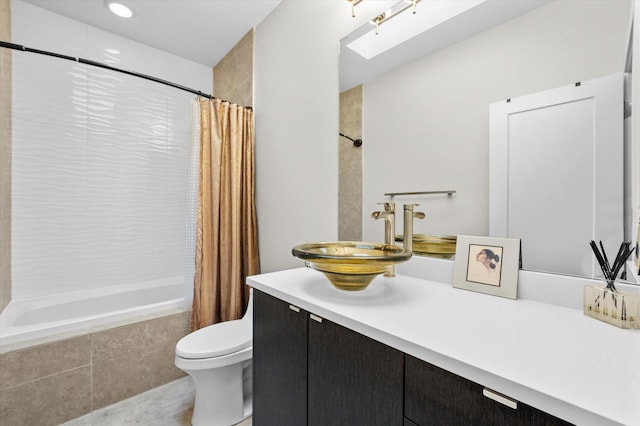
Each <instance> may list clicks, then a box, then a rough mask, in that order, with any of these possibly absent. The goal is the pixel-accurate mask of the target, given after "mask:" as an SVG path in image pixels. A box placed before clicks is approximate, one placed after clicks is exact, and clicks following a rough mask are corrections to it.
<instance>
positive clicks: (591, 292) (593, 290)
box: [583, 285, 640, 328]
mask: <svg viewBox="0 0 640 426" xmlns="http://www.w3.org/2000/svg"><path fill="white" fill-rule="evenodd" d="M583 311H584V314H585V315H587V316H590V317H592V318H595V319H598V320H600V321H604V322H607V323H609V324H613V325H615V326H616V327H620V328H640V295H637V294H630V293H622V292H620V291H617V290H613V289H611V288H608V287H598V286H595V285H587V286H585V287H584V304H583Z"/></svg>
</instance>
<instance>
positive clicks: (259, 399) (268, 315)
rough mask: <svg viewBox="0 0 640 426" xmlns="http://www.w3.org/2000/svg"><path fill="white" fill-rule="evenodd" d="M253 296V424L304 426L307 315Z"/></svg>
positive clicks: (257, 293)
mask: <svg viewBox="0 0 640 426" xmlns="http://www.w3.org/2000/svg"><path fill="white" fill-rule="evenodd" d="M296 309H297V308H296V307H295V306H291V305H289V304H288V303H286V302H283V301H281V300H278V299H276V298H274V297H272V296H269V295H267V294H265V293H262V292H260V291H257V290H254V293H253V419H252V421H253V424H254V425H255V426H271V425H273V426H287V425H291V426H301V425H305V424H306V423H307V321H308V316H307V313H306V312H304V311H302V310H296Z"/></svg>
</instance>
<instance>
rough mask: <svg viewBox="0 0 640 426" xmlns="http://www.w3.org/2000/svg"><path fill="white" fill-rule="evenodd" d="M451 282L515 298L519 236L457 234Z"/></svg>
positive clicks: (518, 265)
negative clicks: (499, 236) (516, 237)
mask: <svg viewBox="0 0 640 426" xmlns="http://www.w3.org/2000/svg"><path fill="white" fill-rule="evenodd" d="M455 259H456V260H455V265H454V268H453V286H454V287H455V288H461V289H464V290H470V291H475V292H478V293H485V294H490V295H493V296H500V297H505V298H508V299H516V298H517V296H518V271H519V270H520V264H521V261H520V240H519V239H515V238H496V237H479V236H471V235H458V241H457V244H456V257H455Z"/></svg>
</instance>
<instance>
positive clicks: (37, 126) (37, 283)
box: [12, 0, 212, 300]
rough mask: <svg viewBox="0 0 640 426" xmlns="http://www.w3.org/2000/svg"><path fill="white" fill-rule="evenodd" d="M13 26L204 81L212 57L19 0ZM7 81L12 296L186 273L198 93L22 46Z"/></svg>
mask: <svg viewBox="0 0 640 426" xmlns="http://www.w3.org/2000/svg"><path fill="white" fill-rule="evenodd" d="M12 32H13V34H12V41H13V42H14V43H17V44H21V45H24V46H27V47H31V48H35V49H41V50H49V51H53V52H56V53H61V54H65V55H69V56H74V57H81V58H86V59H91V60H95V61H99V62H103V63H106V64H109V65H112V66H115V67H118V68H122V69H128V70H133V71H137V72H140V73H144V74H148V75H152V76H154V77H158V78H161V79H164V80H168V81H172V82H175V83H178V84H181V85H184V86H187V87H192V88H194V89H196V90H200V91H202V92H205V93H211V88H212V70H211V68H208V67H206V66H204V65H200V64H197V63H194V62H191V61H188V60H185V59H183V58H180V57H177V56H174V55H171V54H168V53H166V52H163V51H160V50H158V49H155V48H152V47H149V46H146V45H143V44H140V43H137V42H134V41H132V40H129V39H125V38H122V37H120V36H117V35H115V34H112V33H108V32H106V31H103V30H100V29H98V28H95V27H91V26H89V25H86V24H83V23H81V22H78V21H74V20H71V19H68V18H65V17H62V16H60V15H57V14H54V13H51V12H48V11H45V10H43V9H40V8H38V7H34V6H32V5H30V4H26V3H24V2H22V1H19V0H14V1H13V2H12ZM12 89H13V105H12V107H13V115H12V119H13V158H12V161H13V176H12V235H13V242H12V298H13V299H14V300H16V299H24V298H31V297H43V296H47V295H52V294H60V293H64V292H74V291H79V290H84V289H94V288H99V287H104V286H112V285H120V284H128V283H135V282H140V281H150V280H165V279H169V278H171V277H179V279H182V277H183V274H184V251H185V221H186V218H185V214H186V208H185V206H186V194H187V188H188V176H189V158H190V150H191V134H190V132H191V106H190V103H191V100H192V99H193V98H194V97H195V95H193V94H191V93H188V92H184V91H181V90H178V89H175V88H172V87H168V86H164V85H161V84H158V83H154V82H151V81H147V80H143V79H140V78H136V77H132V76H128V75H125V74H120V73H115V72H113V71H108V70H104V69H101V68H96V67H91V66H89V65H83V64H80V63H76V62H72V61H67V60H63V59H58V58H52V57H47V56H41V55H37V54H33V53H26V52H19V51H14V54H13V84H12Z"/></svg>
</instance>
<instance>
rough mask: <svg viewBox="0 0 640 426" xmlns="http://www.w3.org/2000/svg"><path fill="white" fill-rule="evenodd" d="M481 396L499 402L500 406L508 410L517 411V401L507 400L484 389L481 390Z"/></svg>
mask: <svg viewBox="0 0 640 426" xmlns="http://www.w3.org/2000/svg"><path fill="white" fill-rule="evenodd" d="M482 394H483V395H484V396H486V397H487V398H489V399H493V400H494V401H496V402H499V403H500V404H502V405H506V406H507V407H509V408H513V409H514V410H517V409H518V401H514V400H513V399H511V398H507V397H506V396H504V395H501V394H499V393H497V392H494V391H492V390H491V389H487V388H484V389H483V390H482Z"/></svg>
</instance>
